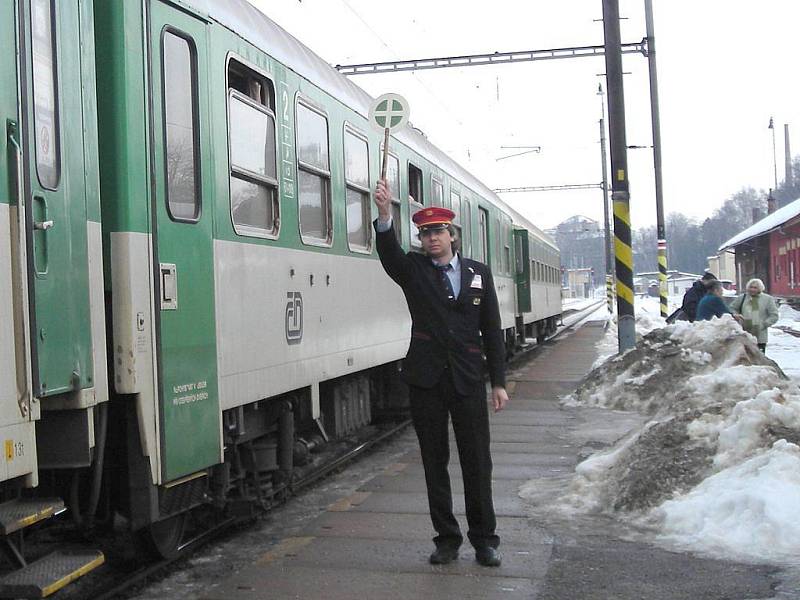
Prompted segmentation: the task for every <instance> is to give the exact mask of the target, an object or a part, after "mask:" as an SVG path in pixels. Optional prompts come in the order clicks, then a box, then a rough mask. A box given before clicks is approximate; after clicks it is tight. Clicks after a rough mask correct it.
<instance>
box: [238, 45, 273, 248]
mask: <svg viewBox="0 0 800 600" xmlns="http://www.w3.org/2000/svg"><path fill="white" fill-rule="evenodd" d="M274 98H275V94H274V89H273V87H272V83H271V82H270V81H269V80H268V79H266V78H265V77H262V76H261V75H258V74H257V73H255V72H253V71H251V70H250V69H248V68H247V67H245V66H244V65H242V64H240V63H238V62H237V61H235V60H230V61H229V63H228V127H229V130H228V136H229V137H228V144H229V148H230V149H229V152H230V203H231V207H230V210H231V219H232V221H233V227H234V229H235V230H236V232H237V233H239V234H242V235H253V236H257V237H274V236H276V235H277V234H278V226H279V223H280V218H279V210H280V206H279V200H278V176H277V153H276V144H277V141H276V137H275V113H274V112H273V109H272V107H273V106H274V105H275V102H274Z"/></svg>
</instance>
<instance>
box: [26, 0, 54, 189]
mask: <svg viewBox="0 0 800 600" xmlns="http://www.w3.org/2000/svg"><path fill="white" fill-rule="evenodd" d="M31 20H32V26H33V35H32V39H31V42H32V43H31V45H32V49H33V97H34V101H33V118H34V131H35V134H34V135H35V138H36V140H35V141H36V173H37V175H38V176H39V183H41V184H42V187H45V188H47V189H51V190H54V189H56V188H57V187H58V180H59V177H60V172H61V151H60V149H59V146H60V144H59V138H60V127H59V118H58V94H57V90H58V75H57V65H58V61H57V60H56V48H57V45H56V40H55V25H54V24H55V2H54V0H33V2H31Z"/></svg>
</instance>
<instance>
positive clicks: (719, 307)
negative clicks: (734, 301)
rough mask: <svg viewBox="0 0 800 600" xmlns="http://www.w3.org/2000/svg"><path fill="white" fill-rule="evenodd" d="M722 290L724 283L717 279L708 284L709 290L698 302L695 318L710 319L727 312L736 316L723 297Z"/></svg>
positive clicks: (700, 319)
mask: <svg viewBox="0 0 800 600" xmlns="http://www.w3.org/2000/svg"><path fill="white" fill-rule="evenodd" d="M722 291H723V287H722V283H720V282H719V281H718V280H716V279H715V280H713V281H712V282H711V283H710V284H708V292H706V295H705V296H703V297H702V298H701V299H700V302H698V303H697V318H696V319H695V320H697V321H710V320H711V319H713V318H714V317H721V316H722V315H726V314H727V315H731V316H732V317H733V316H734V314H733V313H732V312H731V310H730V309H729V308H728V306H727V305H726V304H725V302H724V300H723V299H722Z"/></svg>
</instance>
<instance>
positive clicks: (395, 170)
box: [380, 144, 403, 244]
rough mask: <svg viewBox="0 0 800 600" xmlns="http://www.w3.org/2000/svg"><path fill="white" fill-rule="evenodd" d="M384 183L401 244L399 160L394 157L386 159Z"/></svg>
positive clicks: (381, 152) (395, 230)
mask: <svg viewBox="0 0 800 600" xmlns="http://www.w3.org/2000/svg"><path fill="white" fill-rule="evenodd" d="M380 159H381V160H383V144H381V147H380ZM386 183H388V184H389V193H390V194H391V196H392V223H394V233H395V235H396V236H397V241H398V242H400V243H401V244H402V243H403V226H402V223H403V221H402V216H401V215H402V211H401V210H400V207H401V204H400V160H399V159H398V158H397V157H396V156H395V155H394V154H391V153H390V154H389V156H387V157H386Z"/></svg>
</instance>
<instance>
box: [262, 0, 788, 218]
mask: <svg viewBox="0 0 800 600" xmlns="http://www.w3.org/2000/svg"><path fill="white" fill-rule="evenodd" d="M251 2H253V4H255V5H256V6H258V7H259V8H260V9H261V10H262V11H263V12H264V13H265V14H266V15H267V16H269V17H270V18H272V19H273V20H274V21H276V22H277V23H278V24H280V25H281V26H282V27H284V28H285V29H286V30H287V31H289V32H290V33H291V34H293V35H294V36H295V37H297V38H298V39H299V40H300V41H302V42H303V43H305V44H306V45H307V46H309V47H310V48H311V49H312V50H314V51H315V52H317V53H318V54H319V55H320V56H321V57H322V58H324V59H325V60H327V61H328V62H330V63H331V64H349V63H358V62H377V61H383V60H397V59H408V58H425V57H433V56H449V55H459V54H473V53H484V52H495V51H499V52H504V51H518V50H532V49H544V48H557V47H566V46H583V45H596V44H602V43H603V31H602V23H600V22H599V21H598V19H600V17H601V15H602V3H601V1H600V0H561V1H555V0H547V1H546V0H493V1H492V2H465V1H464V0H460V1H456V0H435V1H434V0H405V2H402V3H399V2H387V1H384V0H302V1H299V0H251ZM653 4H654V12H655V33H656V43H657V56H658V75H659V96H660V103H661V128H662V129H661V135H662V141H663V162H664V167H663V171H664V199H665V209H666V211H667V212H672V211H676V212H681V213H684V214H687V215H690V216H692V217H699V218H704V217H707V216H710V215H711V213H712V212H713V211H714V209H715V208H717V207H719V206H720V205H721V204H722V202H723V201H724V200H725V199H726V198H727V197H728V196H730V195H731V194H732V193H734V192H736V191H737V190H739V189H740V188H742V187H744V186H752V187H755V188H757V189H766V188H767V187H771V186H772V185H773V162H772V161H773V154H772V137H771V132H770V131H769V130H768V129H767V125H768V122H769V117H770V116H771V115H773V116H774V117H775V123H776V139H777V155H778V156H777V159H778V179H779V180H782V179H783V178H784V168H783V163H784V160H783V156H784V150H783V148H784V145H783V144H784V138H783V124H784V123H789V125H790V132H791V134H792V135H793V136H794V151H793V154H800V76H798V72H799V71H800V58H798V55H797V48H798V44H797V36H798V34H797V27H798V24H800V1H798V0H761V1H759V2H753V1H752V0H653ZM620 13H621V15H622V16H623V17H627V18H626V19H624V20H623V21H622V22H621V25H622V41H623V42H636V41H639V40H641V39H642V38H643V37H644V35H645V25H644V1H643V0H620ZM624 68H625V71H626V72H629V73H630V74H629V75H626V76H625V104H626V117H627V138H628V144H631V145H649V144H651V143H652V141H651V140H652V134H651V129H650V108H649V91H648V79H647V59H645V58H644V57H643V56H640V55H635V54H634V55H626V56H625V57H624ZM604 71H605V65H604V61H603V59H602V58H579V59H568V60H552V61H542V62H529V63H517V64H512V65H496V66H486V67H469V68H459V69H441V70H431V71H419V72H417V73H414V74H411V73H401V74H380V75H359V76H357V77H354V78H353V80H354V81H355V82H356V83H358V84H359V85H361V86H362V87H363V88H364V89H365V90H367V91H368V92H369V93H370V94H372V95H373V96H377V95H379V94H382V93H384V92H388V91H392V92H397V93H400V94H402V95H404V96H406V97H407V98H408V99H409V101H410V103H411V112H412V114H411V121H412V123H413V125H414V126H416V127H419V128H420V129H422V130H423V131H424V132H425V134H426V135H427V136H428V138H429V139H430V140H431V141H432V142H433V143H434V144H436V145H437V146H439V147H440V148H442V149H443V150H445V151H446V152H448V153H450V154H451V155H452V156H453V157H454V158H455V159H456V160H458V161H459V162H460V163H461V164H462V165H464V166H465V167H467V168H468V169H470V170H471V171H472V172H474V173H475V175H477V176H478V177H479V178H480V179H482V180H483V181H484V182H485V183H486V184H487V185H488V186H489V187H492V188H497V187H512V186H523V185H561V184H582V183H597V182H599V181H600V180H601V172H600V169H601V163H600V149H599V127H598V120H599V118H600V110H601V104H600V97H598V96H597V95H596V91H597V85H598V83H599V82H600V81H602V82H603V86H604V87H605V79H604V78H603V77H599V76H598V74H602V73H604ZM527 145H530V146H533V145H538V146H541V147H542V150H541V153H539V154H530V155H527V156H521V157H517V158H509V159H506V160H502V161H499V162H498V161H497V158H499V157H502V156H506V155H508V154H512V153H513V152H514V151H512V150H503V149H501V146H527ZM628 165H629V173H630V175H629V177H630V182H631V212H632V220H633V226H634V227H637V226H642V225H649V224H653V223H655V199H654V198H655V192H654V187H653V160H652V151H651V150H649V149H644V150H629V153H628ZM503 197H504V199H505V200H506V201H508V202H509V203H510V204H512V205H513V206H515V207H516V208H517V209H518V210H519V211H520V212H522V213H523V214H525V215H526V216H528V217H529V218H530V219H531V220H533V221H534V222H535V223H537V224H538V225H539V226H540V227H543V228H548V227H553V226H555V225H556V224H558V223H559V222H560V221H562V220H564V219H565V218H567V217H569V216H571V215H574V214H584V215H586V216H589V217H592V218H594V219H597V220H600V221H602V196H601V192H600V191H599V190H585V191H584V190H582V191H570V192H564V191H560V192H537V193H529V194H519V193H518V194H505V195H504V196H503Z"/></svg>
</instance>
